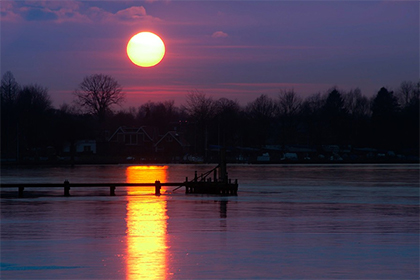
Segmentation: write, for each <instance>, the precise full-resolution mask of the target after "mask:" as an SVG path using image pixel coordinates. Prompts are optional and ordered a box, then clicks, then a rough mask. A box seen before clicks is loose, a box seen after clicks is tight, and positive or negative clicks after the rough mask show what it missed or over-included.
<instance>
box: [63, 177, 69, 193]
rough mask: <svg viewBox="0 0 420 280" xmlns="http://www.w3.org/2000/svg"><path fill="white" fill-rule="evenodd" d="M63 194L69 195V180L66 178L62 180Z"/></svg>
mask: <svg viewBox="0 0 420 280" xmlns="http://www.w3.org/2000/svg"><path fill="white" fill-rule="evenodd" d="M64 196H70V182H69V181H68V180H65V181H64Z"/></svg>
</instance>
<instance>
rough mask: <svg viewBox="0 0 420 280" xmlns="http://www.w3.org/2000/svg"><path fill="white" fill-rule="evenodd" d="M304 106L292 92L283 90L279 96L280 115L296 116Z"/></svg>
mask: <svg viewBox="0 0 420 280" xmlns="http://www.w3.org/2000/svg"><path fill="white" fill-rule="evenodd" d="M301 106H302V99H301V98H300V97H299V96H298V95H297V94H296V93H295V91H294V90H293V89H292V90H282V91H280V94H279V103H278V108H279V111H280V112H279V113H280V115H283V116H290V115H295V114H297V113H298V112H299V110H300V108H301Z"/></svg>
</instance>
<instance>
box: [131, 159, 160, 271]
mask: <svg viewBox="0 0 420 280" xmlns="http://www.w3.org/2000/svg"><path fill="white" fill-rule="evenodd" d="M167 168H168V167H167V166H130V167H127V169H126V176H127V183H150V182H154V181H156V180H160V181H161V182H166V177H167V176H166V170H167ZM153 192H154V190H153V187H151V188H129V189H128V190H127V194H128V196H127V199H128V203H127V217H126V221H127V257H126V265H127V279H165V278H166V277H165V276H166V269H167V264H166V249H167V245H166V228H167V219H168V216H167V214H166V201H165V198H164V196H160V197H156V196H154V195H153Z"/></svg>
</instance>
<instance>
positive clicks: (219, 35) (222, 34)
mask: <svg viewBox="0 0 420 280" xmlns="http://www.w3.org/2000/svg"><path fill="white" fill-rule="evenodd" d="M228 36H229V35H228V34H227V33H225V32H223V31H216V32H214V33H213V34H212V35H211V37H213V38H226V37H228Z"/></svg>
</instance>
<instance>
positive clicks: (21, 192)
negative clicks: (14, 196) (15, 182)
mask: <svg viewBox="0 0 420 280" xmlns="http://www.w3.org/2000/svg"><path fill="white" fill-rule="evenodd" d="M24 189H25V188H24V187H22V186H21V187H19V197H23V190H24Z"/></svg>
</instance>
